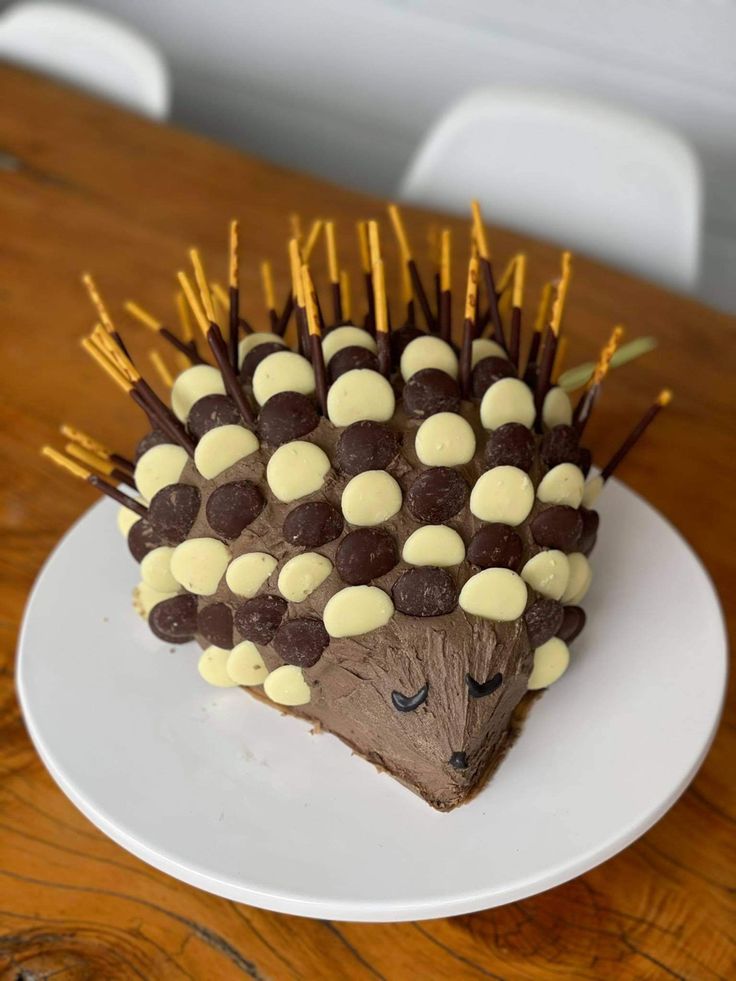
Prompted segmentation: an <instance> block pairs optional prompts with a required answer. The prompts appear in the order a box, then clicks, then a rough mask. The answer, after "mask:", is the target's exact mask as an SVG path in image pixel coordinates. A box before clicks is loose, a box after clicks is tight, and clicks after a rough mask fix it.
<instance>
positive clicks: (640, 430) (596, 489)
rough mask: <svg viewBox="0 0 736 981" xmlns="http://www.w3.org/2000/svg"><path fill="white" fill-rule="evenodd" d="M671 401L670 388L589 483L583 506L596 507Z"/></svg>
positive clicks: (656, 400) (662, 394)
mask: <svg viewBox="0 0 736 981" xmlns="http://www.w3.org/2000/svg"><path fill="white" fill-rule="evenodd" d="M671 401H672V392H671V391H670V389H669V388H663V389H662V391H661V392H660V393H659V395H658V396H657V398H656V399H655V400H654V402H653V403H652V405H650V406H649V408H648V409H647V411H646V412H645V413H644V415H643V416H642V418H641V419H640V420H639V422H637V424H636V425H635V426H634V428H633V429H632V430H631V432H630V433H629V434H628V436H627V437H626V438H625V439H624V441H623V442H622V443H621V445H620V446H619V448H618V449H617V450H616V451H615V453H614V454H613V455H612V456H611V458H610V460H609V461H608V463H607V464H606V465H605V466H604V467H603V469H602V470H601V472H600V473H599V474H597V475H596V476H595V477H591V478H590V479H589V480H588V481H587V483H586V484H585V489H584V491H583V504H584V506H585V507H586V508H592V507H593V506H594V505H595V503H596V501H597V500H598V497H599V495H600V493H601V491H602V490H603V487H604V485H605V483H606V481H607V480H608V479H609V478H610V477H611V476H612V475H613V473H614V472H615V471H616V470H617V469H618V468H619V466H620V465H621V464H622V463H623V461H624V460H625V459H626V457H627V456H628V454H629V453H630V452H631V450H632V449H633V448H634V447H635V446H636V444H637V443H638V442H639V440H640V439H641V437H642V436H643V435H644V433H645V432H646V431H647V429H648V428H649V426H651V424H652V423H653V422H654V420H655V419H656V417H657V416H658V415H659V413H660V412H661V411H662V409H664V408H665V406H668V405H669V404H670V402H671Z"/></svg>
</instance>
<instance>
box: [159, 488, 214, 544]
mask: <svg viewBox="0 0 736 981" xmlns="http://www.w3.org/2000/svg"><path fill="white" fill-rule="evenodd" d="M200 502H201V497H200V494H199V491H198V490H197V488H196V487H192V486H191V485H190V484H168V486H166V487H162V488H161V490H160V491H157V493H156V494H154V496H153V500H152V501H151V503H150V504H149V506H148V520H149V521H150V522H151V524H152V525H153V527H154V528H155V529H156V531H157V532H158V533H159V535H161V537H162V538H164V539H166V541H167V542H168V544H169V545H180V544H181V543H182V542H183V541H185V539H186V537H187V535H188V534H189V532H190V531H191V530H192V525H193V524H194V522H195V520H196V517H197V515H198V514H199V505H200Z"/></svg>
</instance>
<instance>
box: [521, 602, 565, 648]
mask: <svg viewBox="0 0 736 981" xmlns="http://www.w3.org/2000/svg"><path fill="white" fill-rule="evenodd" d="M524 623H525V624H526V629H527V633H528V634H529V643H530V644H531V645H532V647H541V645H542V644H546V643H547V641H548V640H550V638H552V637H558V636H559V630H560V627H561V625H562V606H561V604H560V603H558V602H557V601H556V600H553V599H544V598H542V599H538V600H535V601H534V602H533V603H532V605H531V606H530V607H529V608H528V609H527V610H526V612H525V613H524Z"/></svg>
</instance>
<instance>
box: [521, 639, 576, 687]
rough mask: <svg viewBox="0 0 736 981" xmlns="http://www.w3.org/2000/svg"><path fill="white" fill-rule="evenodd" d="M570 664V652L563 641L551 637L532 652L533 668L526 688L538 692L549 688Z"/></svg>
mask: <svg viewBox="0 0 736 981" xmlns="http://www.w3.org/2000/svg"><path fill="white" fill-rule="evenodd" d="M569 663H570V651H569V650H568V647H567V644H566V643H565V642H564V640H560V638H559V637H552V638H551V639H550V640H548V641H547V642H546V643H545V644H542V646H541V647H538V648H537V649H536V650H535V651H534V667H533V669H532V673H531V674H530V675H529V681H528V683H527V688H528V689H529V691H539V689H540V688H549V686H550V685H551V684H553V683H554V682H555V681H557V679H558V678H561V677H562V675H563V674H564V673H565V671H566V670H567V666H568V664H569Z"/></svg>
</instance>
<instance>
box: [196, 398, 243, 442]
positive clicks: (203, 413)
mask: <svg viewBox="0 0 736 981" xmlns="http://www.w3.org/2000/svg"><path fill="white" fill-rule="evenodd" d="M242 425H243V420H242V419H241V418H240V413H239V412H238V407H237V406H236V405H235V403H234V402H233V400H232V399H231V398H230V396H228V395H205V396H203V397H202V398H201V399H197V401H196V402H195V403H194V405H193V406H192V408H191V411H190V413H189V415H188V416H187V429H188V430H189V432H190V433H191V434H192V436H194V438H195V439H197V440H200V439H201V438H202V437H203V436H204V434H205V433H208V432H209V431H210V429H217V428H218V427H219V426H242Z"/></svg>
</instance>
